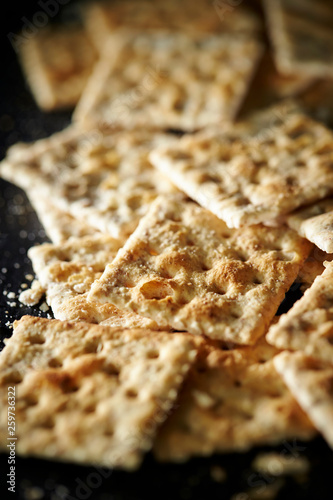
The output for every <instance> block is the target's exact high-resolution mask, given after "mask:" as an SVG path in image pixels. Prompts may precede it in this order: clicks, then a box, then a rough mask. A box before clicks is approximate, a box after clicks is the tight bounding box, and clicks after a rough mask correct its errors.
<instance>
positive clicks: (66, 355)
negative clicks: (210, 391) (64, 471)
mask: <svg viewBox="0 0 333 500" xmlns="http://www.w3.org/2000/svg"><path fill="white" fill-rule="evenodd" d="M194 355H195V350H194V345H193V342H191V340H190V339H189V336H185V335H182V334H175V335H170V334H166V333H162V332H151V331H150V330H135V329H134V330H117V329H112V328H109V327H102V326H95V325H94V326H92V325H89V324H86V323H70V322H61V321H58V320H47V319H42V318H34V317H32V316H25V317H23V318H22V319H21V320H20V321H19V322H15V324H14V334H13V336H12V338H10V339H9V340H8V341H7V343H6V347H5V349H4V350H3V352H2V353H1V356H0V357H1V370H0V398H1V401H2V404H1V410H0V435H1V439H0V442H1V448H2V450H7V448H6V445H7V443H8V441H7V436H8V414H7V406H8V387H9V386H10V387H14V391H15V397H16V407H15V418H16V422H15V424H16V430H15V436H16V437H17V441H16V451H17V453H18V454H20V455H24V456H38V457H43V458H52V459H58V460H65V461H71V462H78V463H83V464H99V465H103V466H106V467H121V468H125V469H134V468H137V467H138V466H139V464H140V462H141V460H142V457H143V454H144V453H145V452H146V451H147V450H148V449H149V448H150V447H151V446H152V440H153V438H154V434H155V432H156V429H157V427H158V426H159V425H160V423H161V422H162V421H163V420H164V419H165V417H166V415H167V412H168V411H170V408H171V406H172V405H173V402H174V399H175V398H176V396H177V391H178V388H179V387H180V384H181V383H182V380H183V378H184V376H185V374H186V372H187V371H188V368H189V367H190V363H192V361H193V358H194Z"/></svg>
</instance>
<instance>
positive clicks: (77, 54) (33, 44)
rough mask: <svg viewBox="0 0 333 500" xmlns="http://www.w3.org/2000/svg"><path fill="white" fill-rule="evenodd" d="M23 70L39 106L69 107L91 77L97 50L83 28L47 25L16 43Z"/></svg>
mask: <svg viewBox="0 0 333 500" xmlns="http://www.w3.org/2000/svg"><path fill="white" fill-rule="evenodd" d="M19 55H20V60H21V63H22V67H23V71H24V73H25V76H26V78H27V80H28V83H29V85H30V88H31V91H32V93H33V96H34V98H35V100H36V102H37V104H38V106H39V107H40V108H41V109H43V110H45V111H50V110H54V109H59V108H72V107H74V106H75V105H76V103H77V101H78V100H79V98H80V95H81V93H82V91H83V89H84V87H85V85H86V83H87V81H88V78H89V77H90V74H91V71H92V68H93V66H94V64H95V61H96V59H97V55H96V52H95V50H94V48H93V46H92V44H91V42H90V40H89V38H88V36H87V34H86V32H85V30H84V29H83V28H78V27H73V26H71V27H67V28H57V29H55V28H53V29H51V28H46V29H43V30H39V31H38V33H36V34H34V35H33V36H31V37H30V38H25V39H24V42H22V44H20V46H19Z"/></svg>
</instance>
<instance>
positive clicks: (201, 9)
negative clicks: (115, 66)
mask: <svg viewBox="0 0 333 500" xmlns="http://www.w3.org/2000/svg"><path fill="white" fill-rule="evenodd" d="M84 19H85V25H86V27H87V29H88V31H89V33H90V35H91V38H92V40H93V41H94V43H95V45H96V47H97V49H99V50H100V51H101V52H102V51H103V49H104V47H105V43H106V42H107V39H108V37H109V36H110V35H111V34H113V33H114V32H115V31H116V30H117V29H119V28H128V29H130V30H140V31H146V30H168V31H171V32H182V33H184V32H186V33H192V34H196V33H198V32H206V33H235V34H236V33H237V34H240V33H248V34H252V33H255V32H257V31H259V30H260V29H261V23H260V21H259V19H258V17H257V16H256V15H255V14H254V13H253V12H252V11H250V10H247V9H244V8H243V7H241V6H237V8H235V7H233V6H232V5H227V4H224V3H222V2H220V3H219V2H215V3H213V4H212V2H211V0H197V1H196V2H193V1H192V0H182V2H179V0H168V1H167V2H165V1H163V0H154V1H153V2H151V1H144V0H140V1H135V2H131V1H130V2H128V1H125V2H124V1H123V0H119V1H116V2H114V1H113V2H94V3H92V4H90V5H88V6H86V7H85V9H84Z"/></svg>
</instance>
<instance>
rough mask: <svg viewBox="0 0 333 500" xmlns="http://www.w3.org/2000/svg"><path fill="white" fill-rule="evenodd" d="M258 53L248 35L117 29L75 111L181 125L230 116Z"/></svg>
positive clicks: (125, 121) (85, 118)
mask: <svg viewBox="0 0 333 500" xmlns="http://www.w3.org/2000/svg"><path fill="white" fill-rule="evenodd" d="M184 54H186V58H184ZM261 54H262V47H261V44H260V43H259V42H258V41H256V40H255V39H254V38H249V37H246V36H245V37H243V36H239V37H236V38H230V37H229V36H227V35H225V36H223V35H220V36H215V35H211V36H199V35H196V36H189V35H186V34H184V33H171V34H170V33H168V32H166V33H163V32H151V31H150V32H137V33H135V32H134V33H133V31H130V30H128V31H126V30H124V31H121V32H116V33H115V34H114V35H111V36H110V38H109V40H108V44H107V45H106V47H105V51H104V52H103V54H102V56H101V59H100V61H99V63H98V64H97V65H96V67H95V69H94V72H93V74H92V76H91V78H90V80H89V82H88V84H87V87H86V89H85V91H84V93H83V95H82V97H81V99H80V102H79V103H78V106H77V108H76V110H75V113H74V119H75V120H76V121H77V122H80V123H82V122H83V124H84V125H85V126H89V125H91V124H95V123H107V124H109V125H110V124H116V125H117V124H120V125H121V126H125V127H133V126H156V127H160V128H175V129H183V130H195V129H198V128H200V127H204V126H206V125H209V124H214V123H215V124H217V123H220V122H221V121H223V120H226V121H228V120H232V119H233V118H234V117H235V115H236V113H237V111H238V108H239V106H240V104H241V102H242V100H243V98H244V95H245V93H246V90H247V87H248V85H249V82H250V80H251V78H252V74H253V73H254V70H255V68H256V65H257V62H258V61H259V58H260V56H261Z"/></svg>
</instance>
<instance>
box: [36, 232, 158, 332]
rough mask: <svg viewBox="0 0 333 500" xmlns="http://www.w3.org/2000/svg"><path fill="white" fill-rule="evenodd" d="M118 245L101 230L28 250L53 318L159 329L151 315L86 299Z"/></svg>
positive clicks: (116, 241)
mask: <svg viewBox="0 0 333 500" xmlns="http://www.w3.org/2000/svg"><path fill="white" fill-rule="evenodd" d="M121 246H122V242H121V241H120V240H115V239H114V238H111V237H110V236H107V235H102V234H100V235H95V236H87V237H84V238H71V239H70V240H69V241H67V242H65V243H61V244H60V245H52V244H48V243H44V244H43V245H39V246H34V247H32V248H31V249H30V250H29V257H30V258H31V260H32V264H33V268H34V270H35V272H36V274H37V276H38V278H39V280H40V282H41V284H42V286H43V287H44V288H45V290H46V298H47V302H48V304H49V305H50V306H51V308H52V311H53V314H54V316H55V318H57V319H61V320H69V321H86V322H88V323H100V324H102V325H109V326H113V327H119V328H120V327H121V328H151V329H158V327H157V325H156V323H155V322H154V321H153V320H151V319H148V318H143V317H141V316H139V315H138V314H135V313H131V312H128V311H123V310H121V309H118V307H115V306H114V305H112V304H99V303H98V302H96V301H88V300H87V295H88V292H89V290H90V288H91V285H92V283H93V282H94V281H95V280H96V279H97V278H100V277H101V275H102V272H103V271H104V269H105V267H106V265H107V264H108V263H110V262H111V261H112V260H113V259H114V257H115V255H116V254H117V251H118V250H119V248H121Z"/></svg>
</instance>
